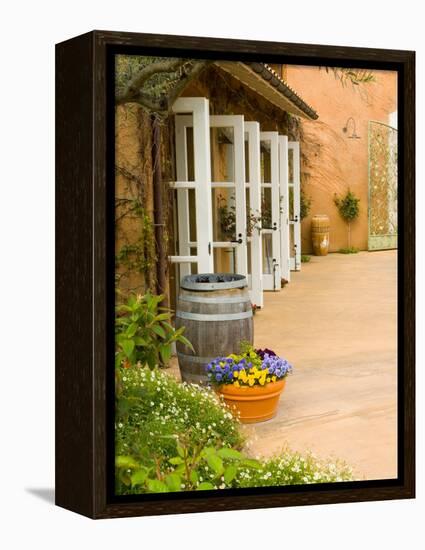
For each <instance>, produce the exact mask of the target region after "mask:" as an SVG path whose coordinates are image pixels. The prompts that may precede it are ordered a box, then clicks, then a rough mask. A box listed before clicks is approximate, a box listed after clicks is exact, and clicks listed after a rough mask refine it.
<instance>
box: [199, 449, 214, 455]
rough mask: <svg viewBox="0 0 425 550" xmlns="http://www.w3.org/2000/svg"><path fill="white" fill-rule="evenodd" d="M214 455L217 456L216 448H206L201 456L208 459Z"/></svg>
mask: <svg viewBox="0 0 425 550" xmlns="http://www.w3.org/2000/svg"><path fill="white" fill-rule="evenodd" d="M213 454H215V449H214V447H204V448H203V449H202V453H201V455H202V456H204V457H207V456H209V455H213Z"/></svg>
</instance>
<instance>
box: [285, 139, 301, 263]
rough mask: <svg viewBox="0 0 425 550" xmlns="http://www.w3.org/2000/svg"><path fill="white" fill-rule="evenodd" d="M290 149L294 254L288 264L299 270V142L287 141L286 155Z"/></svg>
mask: <svg viewBox="0 0 425 550" xmlns="http://www.w3.org/2000/svg"><path fill="white" fill-rule="evenodd" d="M290 151H292V170H293V174H292V175H293V179H292V181H291V180H289V181H288V186H289V188H292V189H293V194H292V199H293V213H294V217H293V218H292V219H290V220H289V224H290V225H292V226H293V232H294V255H293V256H291V259H290V264H291V270H292V271H301V177H300V144H299V142H298V141H288V155H289V152H290Z"/></svg>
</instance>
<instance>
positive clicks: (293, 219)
mask: <svg viewBox="0 0 425 550" xmlns="http://www.w3.org/2000/svg"><path fill="white" fill-rule="evenodd" d="M289 221H290V222H297V221H298V216H295V218H291V219H290V220H289Z"/></svg>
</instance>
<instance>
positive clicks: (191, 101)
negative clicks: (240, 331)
mask: <svg viewBox="0 0 425 550" xmlns="http://www.w3.org/2000/svg"><path fill="white" fill-rule="evenodd" d="M172 110H173V113H175V114H178V113H186V114H189V115H191V116H189V117H184V120H181V121H179V118H180V117H176V119H177V120H176V157H177V159H176V167H177V181H176V182H173V183H172V184H171V185H172V186H173V187H174V188H176V189H177V205H178V209H177V210H178V221H179V251H178V252H179V253H178V255H176V256H171V257H170V261H171V262H174V263H179V264H182V265H181V269H180V271H181V274H182V275H184V274H187V273H190V265H186V266H184V264H191V263H196V264H197V269H198V273H211V272H213V269H214V265H213V255H212V250H211V246H212V205H211V158H210V150H211V147H210V125H209V102H208V99H206V98H205V97H181V98H179V99H177V100H176V101H175V102H174V104H173V107H172ZM182 118H183V117H182ZM188 120H190V124H186V125H185V122H188ZM189 125H192V126H193V144H194V174H195V179H194V181H193V182H188V181H187V179H188V175H187V150H186V126H189ZM180 178H182V179H180ZM188 189H195V202H196V256H191V255H190V248H191V244H192V243H189V200H188Z"/></svg>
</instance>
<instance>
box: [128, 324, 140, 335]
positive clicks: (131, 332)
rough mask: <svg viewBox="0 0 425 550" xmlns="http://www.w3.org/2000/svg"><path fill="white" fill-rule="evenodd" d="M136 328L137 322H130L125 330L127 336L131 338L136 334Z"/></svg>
mask: <svg viewBox="0 0 425 550" xmlns="http://www.w3.org/2000/svg"><path fill="white" fill-rule="evenodd" d="M138 328H139V325H138V324H137V323H131V325H130V326H129V327H128V328H127V330H126V331H125V334H126V336H127V338H132V337H133V336H134V335H135V334H136V331H137V329H138Z"/></svg>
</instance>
